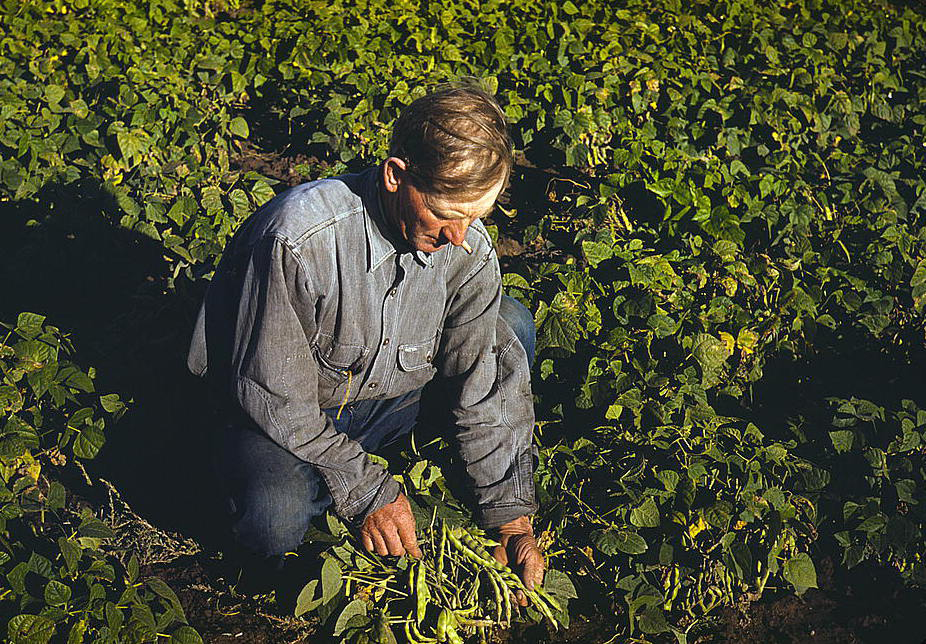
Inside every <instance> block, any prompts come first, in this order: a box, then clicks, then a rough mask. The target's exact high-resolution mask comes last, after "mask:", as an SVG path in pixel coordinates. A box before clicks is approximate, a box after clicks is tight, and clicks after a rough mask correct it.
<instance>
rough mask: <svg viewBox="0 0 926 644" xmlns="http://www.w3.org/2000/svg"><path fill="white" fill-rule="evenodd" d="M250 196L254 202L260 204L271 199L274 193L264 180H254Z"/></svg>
mask: <svg viewBox="0 0 926 644" xmlns="http://www.w3.org/2000/svg"><path fill="white" fill-rule="evenodd" d="M251 196H252V197H253V198H254V203H256V204H257V205H258V206H262V205H264V204H265V203H267V202H268V201H270V200H271V199H273V198H274V196H276V193H275V192H274V191H273V188H271V187H270V185H269V184H267V182H266V181H255V182H254V187H253V188H251Z"/></svg>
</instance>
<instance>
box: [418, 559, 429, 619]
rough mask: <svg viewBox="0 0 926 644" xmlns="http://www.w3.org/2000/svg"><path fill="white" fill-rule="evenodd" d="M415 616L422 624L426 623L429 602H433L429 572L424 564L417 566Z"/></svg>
mask: <svg viewBox="0 0 926 644" xmlns="http://www.w3.org/2000/svg"><path fill="white" fill-rule="evenodd" d="M415 589H416V593H415V616H416V617H417V618H418V623H419V624H420V623H421V622H422V621H424V615H425V613H426V612H427V609H428V602H429V601H430V600H431V593H430V591H429V590H428V578H427V570H426V569H425V567H424V563H419V564H418V565H417V577H416V580H415Z"/></svg>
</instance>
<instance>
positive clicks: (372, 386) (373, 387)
mask: <svg viewBox="0 0 926 644" xmlns="http://www.w3.org/2000/svg"><path fill="white" fill-rule="evenodd" d="M367 387H369V388H370V389H376V387H377V383H375V382H371V383H370V384H369V385H367Z"/></svg>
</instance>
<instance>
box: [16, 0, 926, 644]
mask: <svg viewBox="0 0 926 644" xmlns="http://www.w3.org/2000/svg"><path fill="white" fill-rule="evenodd" d="M0 5H2V12H0V255H2V258H3V259H2V260H0V285H2V286H0V289H2V290H0V479H2V482H3V487H2V488H0V624H3V625H5V626H3V628H4V629H5V631H3V632H0V638H4V639H7V640H9V641H11V642H15V643H19V642H22V643H27V642H28V643H45V642H67V643H68V644H72V643H77V642H153V641H170V642H178V643H182V644H192V643H195V642H200V641H204V640H205V641H211V642H282V641H306V642H308V641H313V642H314V641H328V640H329V639H330V640H331V641H350V642H384V643H391V642H409V643H414V642H428V643H432V642H445V641H446V642H477V641H483V642H519V641H531V642H544V641H546V642H580V641H581V642H650V643H653V644H657V643H673V644H674V643H678V644H689V643H692V644H693V643H695V642H705V643H706V642H739V641H752V642H756V641H758V642H811V641H819V642H882V641H893V642H897V643H898V644H904V643H907V642H909V643H910V644H918V643H919V642H921V641H923V640H924V639H926V623H924V622H923V620H922V615H923V614H926V613H924V611H926V590H924V589H926V561H924V557H926V371H924V370H923V367H922V365H923V364H924V363H926V310H924V309H926V9H924V6H923V5H922V4H919V3H917V2H916V1H915V0H911V1H909V2H904V1H900V0H898V1H894V2H888V1H886V0H838V1H837V0H832V1H824V0H792V1H790V2H782V3H774V2H762V1H761V0H710V1H708V0H685V1H682V0H666V1H665V2H659V3H651V2H644V1H642V0H621V1H619V2H609V1H607V0H589V1H587V2H581V3H579V2H573V1H571V0H565V2H562V1H556V0H516V1H515V2H501V1H500V0H441V1H439V2H438V1H428V0H420V1H419V0H392V1H386V0H361V1H360V2H347V1H346V0H326V1H324V2H320V1H318V0H287V1H283V0H0ZM463 77H470V78H475V79H478V82H479V83H481V84H482V86H483V87H485V88H486V89H487V90H489V91H491V92H492V93H494V94H495V95H496V97H497V98H498V100H499V101H500V103H501V105H502V106H503V107H504V109H505V111H506V114H507V115H508V117H509V120H510V124H511V130H512V134H513V136H514V140H515V147H516V153H515V156H516V168H515V172H514V176H513V177H512V182H511V186H510V187H509V189H508V190H507V191H506V192H505V194H504V195H503V196H502V198H501V200H500V203H499V205H498V207H497V208H496V210H495V211H494V212H493V214H492V215H491V217H490V218H489V219H488V220H487V221H486V223H487V225H488V227H489V230H490V232H491V233H492V235H493V237H494V238H495V239H496V241H497V251H498V254H499V257H500V258H501V263H502V268H503V276H504V285H505V290H506V292H507V293H508V294H509V295H511V296H513V297H515V298H517V299H519V300H520V301H521V302H523V303H524V304H525V305H527V306H528V308H529V309H530V310H531V311H532V312H533V313H534V317H535V322H536V324H537V328H538V347H537V349H538V355H537V362H536V365H535V368H534V373H533V392H534V399H535V407H536V415H537V425H536V428H535V440H536V443H537V445H538V447H539V448H540V454H541V459H540V464H539V467H538V471H537V485H538V494H539V496H540V506H541V509H540V512H539V513H538V515H537V516H536V517H535V518H534V526H535V531H536V532H537V533H538V535H539V542H540V546H541V548H542V550H543V551H544V553H545V556H546V557H547V559H548V566H549V570H548V574H547V577H546V581H545V584H544V586H543V588H539V589H537V590H536V591H533V592H530V593H528V595H529V599H530V602H529V604H530V605H529V606H528V607H527V608H526V609H521V608H519V607H518V606H517V605H512V602H511V599H510V592H514V591H518V590H523V589H521V588H520V582H519V581H518V579H517V577H516V576H514V575H512V574H510V572H509V571H507V570H506V569H504V568H499V567H497V566H494V565H493V563H492V560H491V557H489V556H488V555H487V549H490V548H491V546H492V542H491V540H490V539H489V538H488V537H487V536H486V535H484V534H482V533H481V532H480V531H479V530H478V529H476V527H475V526H474V525H473V524H472V522H471V520H470V518H469V513H468V511H467V510H466V508H465V506H464V505H463V504H461V503H460V502H459V501H458V500H457V499H459V498H461V497H460V494H459V493H458V491H457V490H456V489H455V487H454V484H453V477H452V476H450V474H449V472H450V470H449V469H448V468H451V467H452V466H453V463H452V462H451V459H449V456H448V453H449V451H450V450H448V449H446V447H447V445H448V442H447V441H446V440H445V439H444V438H441V437H437V438H434V437H431V436H423V435H417V434H416V435H414V436H413V440H412V441H411V442H410V443H407V444H404V445H401V446H400V447H399V448H398V449H397V450H396V451H395V453H394V454H393V453H390V454H386V455H385V459H386V462H387V463H388V465H389V467H390V470H391V471H392V472H393V473H394V475H395V476H396V477H397V479H398V480H399V481H401V482H402V484H403V485H404V487H405V489H406V491H407V493H408V495H409V496H410V498H411V499H412V502H413V506H414V511H415V514H416V518H417V523H418V527H419V537H420V538H421V543H422V547H423V550H424V554H425V556H424V558H423V559H422V560H421V561H419V562H413V561H411V560H407V559H404V558H403V559H399V560H397V559H395V558H388V557H386V558H384V557H378V556H376V555H370V554H368V553H366V552H364V551H363V550H362V548H359V546H358V543H357V542H356V541H355V539H354V537H353V536H352V535H351V533H350V532H349V531H348V530H347V528H346V527H345V526H344V525H343V524H342V523H341V521H340V520H339V519H338V518H337V517H335V516H333V515H329V516H328V517H327V520H326V521H324V522H322V523H321V524H319V525H317V526H314V527H313V528H312V529H311V530H310V533H309V534H308V535H307V539H306V543H305V544H304V548H301V549H300V550H299V552H297V553H294V554H293V557H292V558H293V560H294V563H293V569H295V570H297V571H300V572H299V574H298V575H295V576H294V577H293V579H292V584H293V585H292V588H287V589H282V588H276V589H274V590H273V592H268V589H266V588H258V587H256V586H255V587H249V586H248V585H247V583H246V580H243V579H240V578H238V577H237V576H236V573H235V570H236V568H235V562H234V561H232V560H230V559H229V557H228V556H226V555H224V554H223V553H222V547H221V541H220V537H219V536H218V534H217V530H216V526H217V525H219V524H220V520H219V517H220V514H221V513H220V510H219V508H218V507H217V501H216V496H215V489H214V484H213V483H212V482H211V481H210V479H209V477H208V476H207V474H206V473H207V472H208V470H209V459H210V454H209V449H208V445H207V443H206V439H205V434H206V432H205V431H204V427H205V426H206V425H207V424H208V423H209V422H210V421H211V420H212V410H210V409H209V405H208V396H207V393H206V391H205V390H204V388H203V386H202V385H201V384H200V383H199V381H198V380H197V379H195V378H193V377H192V376H191V375H190V374H188V373H187V372H186V369H185V356H186V349H187V346H188V342H189V338H190V334H191V331H192V325H193V320H194V318H195V314H196V311H197V308H198V306H199V303H200V301H201V299H202V296H203V293H204V291H205V289H206V286H207V285H208V282H209V278H210V276H211V274H212V271H213V269H214V267H215V265H216V263H217V261H218V258H219V257H220V255H221V252H222V249H223V247H224V244H225V242H226V241H227V240H228V239H229V238H230V236H231V235H232V234H233V233H234V231H235V230H236V228H237V226H238V225H240V224H241V222H242V221H243V220H244V219H245V218H247V217H248V215H250V214H251V213H252V212H253V211H254V210H255V209H256V208H257V207H259V206H260V205H261V204H263V203H264V202H266V201H268V200H269V199H271V198H272V197H273V196H274V194H277V193H279V192H281V191H282V190H285V189H286V188H288V187H290V186H292V185H297V184H299V183H302V182H304V181H309V180H312V179H316V178H320V177H326V176H333V175H337V174H340V173H343V172H347V171H355V170H358V169H361V168H364V167H367V166H369V165H371V164H375V163H377V162H378V161H380V160H382V159H383V158H384V156H385V154H384V153H385V150H386V144H387V139H388V133H389V126H390V124H391V122H392V121H393V120H394V119H395V117H396V115H397V114H398V113H399V111H400V110H401V108H402V106H404V105H406V104H408V103H409V102H411V101H412V100H413V99H414V98H416V97H418V96H420V95H421V94H423V93H424V92H426V91H427V90H428V89H429V88H431V87H433V86H434V85H435V84H437V83H440V82H443V81H450V80H457V79H460V78H463Z"/></svg>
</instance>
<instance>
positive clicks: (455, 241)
mask: <svg viewBox="0 0 926 644" xmlns="http://www.w3.org/2000/svg"><path fill="white" fill-rule="evenodd" d="M380 172H381V176H380V184H381V186H382V188H381V193H380V196H381V197H382V200H383V206H384V207H385V209H386V219H387V221H388V222H389V224H390V225H391V226H392V227H393V229H394V230H395V231H396V232H397V233H398V234H399V236H400V237H402V239H404V240H405V242H406V243H407V244H408V245H409V247H411V248H414V249H415V250H420V251H424V252H426V253H433V252H436V251H438V250H440V249H441V248H443V247H444V246H446V245H447V244H452V245H453V246H463V244H464V240H465V238H466V231H467V229H468V228H469V226H470V224H472V223H473V222H474V221H476V220H477V219H480V218H481V217H484V216H486V215H487V214H489V213H490V212H492V208H493V207H494V205H495V201H496V199H498V195H499V194H500V193H501V191H502V188H503V187H504V181H503V180H499V182H498V183H496V184H495V185H494V186H492V187H490V188H489V189H488V190H486V191H485V192H484V193H483V194H482V195H481V196H479V197H477V198H474V199H471V200H459V199H449V198H446V199H445V198H442V197H440V196H439V195H433V194H432V195H425V194H424V193H423V192H421V190H419V189H418V188H417V187H415V185H414V183H413V182H412V181H411V179H410V176H409V174H408V173H407V172H406V164H405V161H403V160H402V159H399V158H397V157H389V158H388V159H386V161H385V162H384V163H383V165H382V167H381V169H380Z"/></svg>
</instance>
